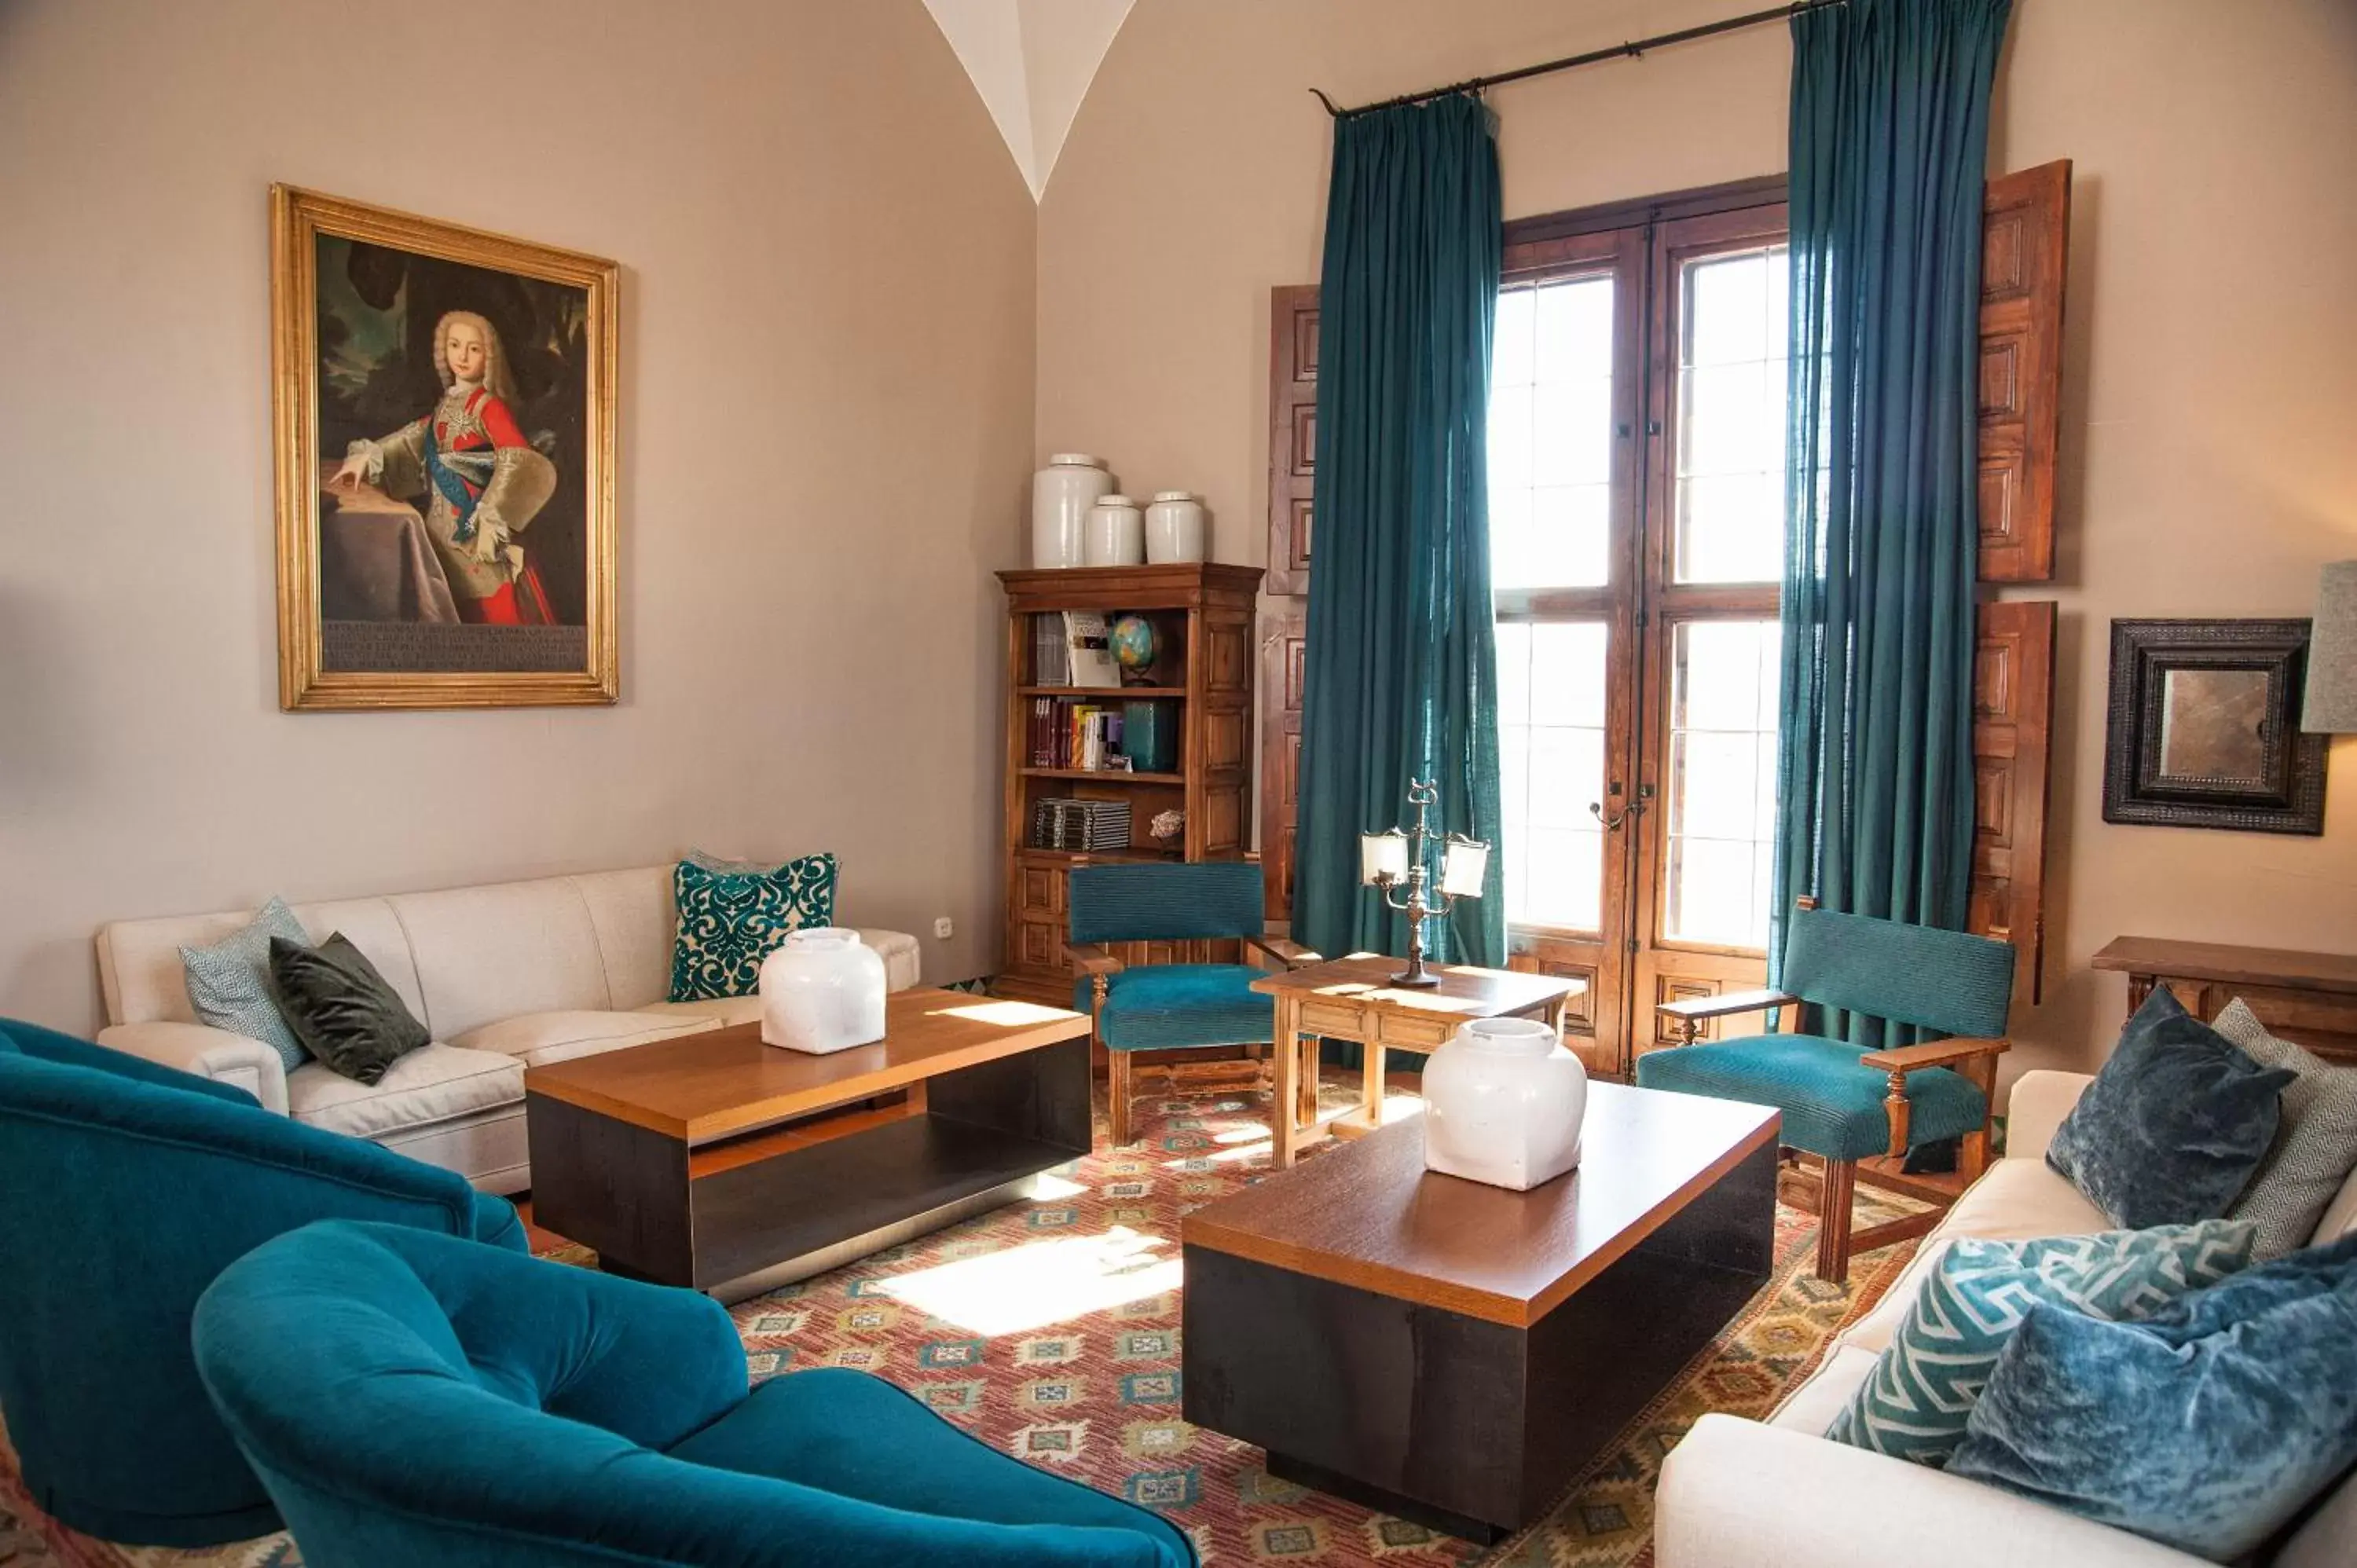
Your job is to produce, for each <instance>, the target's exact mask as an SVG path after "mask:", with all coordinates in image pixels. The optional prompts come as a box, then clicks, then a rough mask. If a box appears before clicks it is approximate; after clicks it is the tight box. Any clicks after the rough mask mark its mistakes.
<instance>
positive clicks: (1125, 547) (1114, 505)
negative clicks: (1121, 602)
mask: <svg viewBox="0 0 2357 1568" xmlns="http://www.w3.org/2000/svg"><path fill="white" fill-rule="evenodd" d="M1081 564H1082V565H1083V566H1143V565H1144V564H1146V515H1145V514H1144V513H1143V512H1141V511H1139V510H1137V503H1136V502H1135V501H1134V500H1132V499H1129V498H1128V497H1127V496H1113V495H1106V496H1099V497H1098V498H1097V500H1096V504H1095V505H1094V506H1092V507H1091V508H1089V521H1088V522H1087V523H1086V524H1085V525H1084V526H1083V527H1082V530H1081Z"/></svg>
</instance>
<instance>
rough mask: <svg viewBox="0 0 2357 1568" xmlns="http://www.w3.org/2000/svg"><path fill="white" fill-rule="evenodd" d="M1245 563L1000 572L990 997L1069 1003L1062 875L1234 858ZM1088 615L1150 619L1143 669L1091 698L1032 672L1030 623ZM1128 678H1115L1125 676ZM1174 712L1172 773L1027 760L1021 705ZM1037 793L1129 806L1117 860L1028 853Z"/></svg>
mask: <svg viewBox="0 0 2357 1568" xmlns="http://www.w3.org/2000/svg"><path fill="white" fill-rule="evenodd" d="M1260 578H1261V569H1260V568H1259V567H1257V566H1225V565H1221V564H1216V563H1210V562H1193V563H1189V564H1182V565H1171V566H1082V567H1072V568H1067V569H1064V570H1060V571H1057V570H1048V571H1023V572H1001V573H1000V574H998V580H999V581H1000V582H1001V583H1002V584H1004V585H1005V586H1006V956H1005V960H1004V961H1003V962H1001V963H1000V965H999V969H998V978H997V981H996V984H995V986H994V989H995V990H996V992H997V993H999V994H1000V995H1004V996H1013V997H1019V998H1022V999H1023V1000H1026V1001H1032V1002H1042V1003H1047V1004H1050V1005H1052V1006H1058V1007H1069V1006H1071V1004H1072V980H1073V972H1072V966H1071V960H1070V959H1069V958H1068V957H1067V956H1066V953H1065V950H1064V930H1065V926H1064V920H1065V902H1064V879H1065V874H1066V873H1068V872H1069V871H1071V868H1072V867H1073V866H1075V865H1087V864H1089V863H1091V862H1092V861H1106V860H1168V861H1192V860H1238V859H1242V858H1243V855H1244V847H1245V838H1246V835H1247V834H1248V833H1249V832H1251V828H1252V766H1251V757H1252V736H1253V711H1252V710H1253V646H1252V637H1253V601H1254V595H1255V593H1256V591H1257V590H1258V588H1259V586H1260ZM1064 610H1093V611H1096V612H1097V613H1099V614H1101V615H1103V616H1104V617H1105V618H1106V619H1107V620H1108V621H1110V620H1111V619H1112V618H1114V617H1115V616H1117V615H1120V614H1124V613H1129V612H1134V613H1136V614H1139V615H1143V616H1145V617H1146V618H1148V619H1149V620H1151V621H1152V622H1153V623H1154V629H1155V638H1156V642H1157V650H1158V651H1157V656H1156V659H1155V663H1154V668H1153V669H1151V670H1149V671H1145V672H1144V679H1143V680H1142V681H1140V682H1138V683H1136V684H1132V685H1125V686H1123V687H1121V688H1120V689H1118V690H1115V689H1113V688H1104V689H1090V688H1082V687H1074V686H1043V685H1040V684H1039V683H1038V682H1036V681H1035V680H1034V679H1033V676H1034V673H1035V672H1034V671H1033V668H1032V658H1033V641H1032V632H1033V627H1032V617H1034V616H1039V615H1054V614H1058V613H1060V612H1061V611H1064ZM1130 678H1131V677H1130V676H1129V675H1128V674H1127V673H1126V672H1125V676H1124V679H1125V681H1126V680H1129V679H1130ZM1040 697H1049V698H1057V697H1067V698H1073V699H1077V700H1080V701H1084V702H1085V701H1090V700H1092V699H1098V700H1108V701H1112V702H1123V701H1127V700H1130V699H1134V698H1137V699H1143V698H1151V699H1152V700H1155V701H1157V702H1165V703H1172V704H1175V705H1176V707H1177V708H1178V710H1179V713H1178V720H1179V722H1178V739H1179V761H1178V768H1177V770H1176V771H1175V772H1169V773H1122V772H1115V771H1110V770H1098V771H1090V770H1085V769H1081V768H1042V767H1038V766H1035V765H1034V764H1033V763H1032V760H1031V754H1030V740H1031V733H1030V715H1031V705H1032V703H1033V701H1034V699H1037V698H1040ZM1048 797H1066V798H1076V799H1082V800H1123V801H1125V802H1127V803H1128V804H1129V806H1130V821H1131V828H1130V847H1129V848H1128V849H1125V850H1097V851H1070V850H1054V849H1035V848H1033V847H1031V845H1030V843H1029V842H1028V835H1029V830H1030V822H1031V807H1032V804H1033V802H1035V801H1037V800H1042V799H1045V798H1048ZM1161 811H1184V812H1185V813H1186V826H1185V828H1184V830H1183V832H1181V833H1180V834H1179V837H1178V838H1177V839H1176V840H1175V841H1173V843H1172V844H1171V845H1170V846H1169V847H1167V848H1165V847H1157V843H1156V841H1155V840H1154V838H1153V836H1152V834H1151V832H1150V831H1149V827H1148V824H1149V823H1150V822H1152V821H1153V819H1154V817H1155V815H1156V814H1157V812H1161ZM1233 946H1234V944H1233V943H1232V942H1231V943H1211V942H1178V943H1170V942H1154V943H1146V942H1136V943H1130V944H1127V946H1126V949H1124V948H1121V947H1116V949H1115V951H1116V952H1120V953H1121V954H1122V956H1123V957H1125V958H1126V959H1129V960H1132V961H1139V962H1155V963H1166V962H1173V961H1178V962H1211V961H1221V960H1223V959H1229V958H1232V954H1227V953H1220V952H1216V951H1214V949H1215V948H1219V947H1227V948H1232V947H1233Z"/></svg>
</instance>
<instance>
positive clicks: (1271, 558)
mask: <svg viewBox="0 0 2357 1568" xmlns="http://www.w3.org/2000/svg"><path fill="white" fill-rule="evenodd" d="M1268 324H1269V338H1270V344H1269V355H1268V361H1269V363H1268V579H1267V582H1266V585H1265V586H1266V587H1267V590H1268V591H1269V592H1270V593H1272V594H1306V593H1308V591H1309V494H1310V491H1311V489H1313V488H1314V485H1315V481H1316V478H1317V474H1316V467H1317V457H1318V285H1316V284H1291V285H1286V286H1284V287H1281V288H1274V289H1271V290H1269V295H1268Z"/></svg>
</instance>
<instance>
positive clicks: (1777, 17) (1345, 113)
mask: <svg viewBox="0 0 2357 1568" xmlns="http://www.w3.org/2000/svg"><path fill="white" fill-rule="evenodd" d="M1847 4H1849V0H1795V3H1794V4H1792V5H1779V6H1777V7H1775V8H1774V9H1773V10H1769V11H1753V12H1751V13H1749V15H1746V16H1729V17H1727V19H1726V20H1725V21H1723V22H1705V23H1704V24H1703V25H1702V26H1700V27H1682V28H1680V29H1679V30H1678V31H1676V32H1674V33H1662V34H1659V35H1657V36H1655V37H1653V38H1639V39H1637V40H1635V41H1634V42H1632V43H1625V44H1615V45H1614V46H1613V47H1612V48H1609V49H1590V50H1588V51H1587V53H1586V54H1582V55H1566V56H1565V57H1564V58H1563V59H1551V60H1547V61H1545V62H1544V63H1542V64H1539V65H1526V66H1524V67H1523V68H1522V69H1521V70H1507V71H1501V72H1499V73H1498V74H1497V75H1495V76H1473V77H1468V78H1466V79H1465V80H1464V81H1456V82H1451V83H1449V85H1448V86H1447V87H1432V88H1426V90H1425V91H1422V92H1403V93H1401V94H1400V95H1399V96H1398V97H1397V98H1386V99H1384V100H1383V102H1380V103H1361V104H1360V105H1359V106H1358V107H1357V108H1356V109H1337V108H1336V107H1334V101H1333V100H1332V99H1330V98H1329V97H1327V96H1326V94H1325V93H1323V92H1320V91H1318V89H1317V88H1314V87H1313V88H1311V89H1310V90H1309V91H1311V92H1312V93H1315V94H1316V95H1317V98H1318V102H1320V103H1323V104H1324V105H1326V113H1329V114H1331V115H1332V116H1334V118H1336V119H1337V120H1347V119H1350V118H1351V116H1353V115H1357V114H1372V113H1374V112H1375V111H1376V110H1378V109H1396V108H1399V107H1400V106H1401V105H1402V104H1406V103H1428V102H1432V100H1434V99H1436V98H1446V97H1448V95H1449V94H1450V93H1452V92H1480V91H1483V90H1484V89H1486V88H1491V87H1496V86H1499V85H1500V84H1501V83H1503V82H1509V81H1523V80H1525V79H1527V78H1529V77H1534V76H1546V75H1548V74H1550V73H1552V72H1555V71H1558V70H1571V69H1572V68H1573V67H1575V66H1583V65H1600V64H1602V63H1603V62H1604V61H1606V60H1608V59H1638V58H1639V57H1641V56H1642V55H1643V54H1644V52H1645V51H1646V50H1647V49H1658V48H1664V47H1666V46H1667V45H1670V44H1683V43H1686V42H1688V41H1690V40H1692V39H1695V38H1710V37H1713V36H1714V35H1716V34H1718V33H1732V32H1735V31H1737V30H1738V29H1740V28H1743V27H1759V26H1760V25H1761V24H1762V23H1765V22H1781V21H1784V20H1786V19H1788V18H1790V17H1793V16H1799V15H1801V13H1803V11H1822V10H1824V8H1825V7H1827V6H1829V5H1847Z"/></svg>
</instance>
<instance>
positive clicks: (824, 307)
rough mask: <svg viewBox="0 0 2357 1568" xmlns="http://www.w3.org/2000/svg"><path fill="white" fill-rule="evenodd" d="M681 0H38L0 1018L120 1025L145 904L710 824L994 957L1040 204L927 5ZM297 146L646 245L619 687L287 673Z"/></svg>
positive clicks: (453, 194) (633, 850)
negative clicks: (282, 244)
mask: <svg viewBox="0 0 2357 1568" xmlns="http://www.w3.org/2000/svg"><path fill="white" fill-rule="evenodd" d="M692 10H693V16H692V19H691V18H690V16H689V13H688V11H687V10H686V9H683V8H680V7H668V6H662V5H647V4H643V3H633V0H589V3H578V0H566V3H564V4H559V3H557V0H537V3H532V4H526V3H522V0H515V3H510V0H500V3H497V4H492V5H479V4H476V5H462V4H457V3H456V0H416V3H414V4H412V5H405V6H403V7H401V8H399V10H398V13H397V14H395V13H393V12H391V11H388V10H387V9H386V8H385V7H382V6H373V5H369V6H364V5H350V4H328V3H322V0H309V3H302V0H280V3H269V0H222V3H208V4H206V5H181V4H172V3H168V0H150V3H145V4H129V3H123V4H113V5H75V4H71V3H70V0H11V3H10V4H8V5H5V8H0V192H5V200H6V207H7V211H8V215H7V217H6V219H5V240H0V473H5V475H6V479H5V487H0V1014H14V1015H24V1016H29V1017H32V1018H35V1019H38V1020H41V1021H44V1022H48V1023H51V1024H56V1025H62V1026H69V1027H72V1026H84V1025H88V1024H90V1023H91V1022H93V1021H94V1019H95V1015H96V1011H97V993H96V980H95V974H94V969H93V965H92V961H91V944H90V938H91V933H92V931H93V930H94V929H96V927H97V926H98V925H99V924H100V923H101V922H102V921H103V920H105V919H108V918H113V917H119V916H133V915H145V914H160V913H167V912H172V911H181V910H193V909H210V908H222V907H228V906H231V905H237V904H241V903H248V902H251V901H253V900H255V899H258V898H260V897H263V896H264V895H267V894H269V893H272V892H284V893H285V894H286V895H287V896H289V897H296V898H306V897H328V896H336V895H342V894H352V893H362V892H370V891H378V890H387V889H394V888H412V887H428V886H446V885H449V884H453V883H460V882H468V881H476V880H483V879H490V878H496V877H507V876H519V875H535V874H540V873H546V872H553V871H558V870H565V869H576V868H590V867H597V866H608V865H630V864H640V863H644V862H647V861H651V860H655V859H658V858H662V857H668V856H671V855H673V854H677V853H678V852H679V851H681V850H682V849H683V848H686V847H688V846H690V845H692V844H694V845H705V846H709V847H711V848H714V849H716V850H721V851H727V852H744V853H759V854H783V853H787V852H793V851H802V850H810V849H817V848H832V849H834V850H835V851H837V852H838V853H839V854H841V855H842V856H843V862H844V896H843V905H842V908H843V913H844V914H845V916H846V917H848V918H855V919H857V920H860V921H863V922H869V923H876V924H885V925H893V926H898V927H900V928H902V929H908V930H910V931H916V932H919V933H920V935H921V936H922V938H923V941H924V947H925V964H926V968H927V971H928V972H929V973H930V974H931V975H933V976H935V977H937V978H947V977H955V976H963V975H970V974H974V973H977V972H981V971H983V970H984V969H985V968H987V967H988V966H989V965H990V964H991V963H992V962H993V961H995V950H996V924H997V914H996V908H997V903H998V896H997V891H996V858H997V857H996V848H995V840H996V809H995V801H996V770H995V768H993V766H992V764H993V759H994V757H995V755H996V752H995V741H994V736H995V735H996V701H997V698H996V673H997V672H996V657H997V656H996V649H997V647H998V646H999V643H998V638H997V636H996V625H997V622H996V608H997V607H996V598H995V595H994V593H993V592H992V591H991V584H990V580H989V575H988V574H989V571H990V569H991V568H994V567H997V566H1004V565H1010V564H1015V558H1016V553H1017V539H1018V532H1017V528H1016V525H1015V519H1016V518H1017V515H1018V514H1019V510H1020V508H1021V505H1022V497H1023V494H1024V486H1025V480H1026V475H1027V474H1028V470H1029V467H1030V464H1029V454H1030V449H1031V446H1032V445H1033V443H1032V437H1031V396H1032V388H1033V367H1032V349H1033V320H1032V301H1033V281H1034V266H1033V244H1034V218H1033V213H1032V208H1031V203H1030V199H1029V196H1028V192H1027V191H1026V190H1025V188H1024V185H1023V181H1022V179H1021V177H1019V176H1018V174H1017V171H1016V169H1015V167H1014V166H1013V164H1012V163H1011V162H1010V161H1009V159H1008V158H1007V156H1006V151H1005V149H1004V148H1003V147H1002V146H1001V145H1000V144H999V141H998V137H997V134H996V131H995V130H994V129H993V128H992V125H991V123H990V119H989V116H988V114H987V113H985V110H984V108H983V106H982V104H981V102H980V101H979V100H977V99H976V98H975V96H974V93H973V91H971V90H970V89H969V88H968V87H967V85H966V83H965V81H964V78H963V74H962V73H961V72H960V70H959V68H958V66H957V63H956V60H955V59H954V57H953V56H952V53H951V51H950V48H949V47H948V45H947V44H945V43H944V42H943V41H942V38H941V36H940V34H939V32H938V31H937V30H936V29H935V27H933V25H932V23H931V20H930V19H929V18H928V17H927V16H926V14H925V11H924V8H923V7H922V5H920V4H919V3H918V0H894V3H892V4H863V5H844V4H840V3H829V0H802V3H795V4H786V3H779V0H725V3H723V0H700V3H699V4H698V5H695V6H694V7H693V8H692ZM273 180H286V181H291V182H294V183H296V184H300V185H305V186H309V187H312V188H317V189H321V190H326V191H330V192H334V193H336V194H339V195H343V196H349V197H353V198H357V199H362V200H369V201H375V202H381V203H383V204H386V205H389V206H393V207H399V208H404V209H409V210H412V211H417V212H424V213H428V214H432V215H434V216H436V217H441V218H447V219H451V220H457V221H460V222H466V223H471V224H475V225H478V226H480V227H485V228H490V229H497V230H501V231H508V232H511V233H516V234H521V235H523V236H526V237H528V238H531V239H534V240H539V241H544V242H549V243H552V244H557V245H564V246H569V247H573V248H576V249H579V250H585V251H589V252H596V253H598V254H602V255H608V256H612V257H615V258H617V259H618V260H619V261H620V263H622V268H623V283H622V330H623V338H622V374H621V399H622V402H621V416H620V430H619V435H620V476H621V487H620V511H621V541H622V543H621V559H622V579H621V597H620V608H621V636H622V692H623V695H622V701H621V703H620V705H619V706H618V707H614V708H610V709H608V708H599V709H584V710H572V711H567V710H544V711H533V710H518V711H510V712H501V713H489V714H300V715H290V714H281V713H279V712H278V711H277V708H276V695H275V693H276V676H275V664H274V660H275V644H274V619H273V617H274V607H273V597H272V595H273V588H272V571H273V568H272V545H271V523H270V513H271V480H270V465H269V444H268V419H269V397H268V381H267V369H266V367H267V364H268V351H269V325H268V318H267V315H266V311H267V300H268V292H267V275H268V274H267V267H268V255H267V249H266V199H265V192H266V190H267V188H268V187H269V185H270V183H271V182H272V181H273ZM937 915H950V916H952V917H953V918H955V919H956V921H957V923H958V935H957V937H956V939H955V940H952V941H949V942H939V941H936V940H933V939H932V937H931V922H932V919H933V918H934V917H935V916H937Z"/></svg>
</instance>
